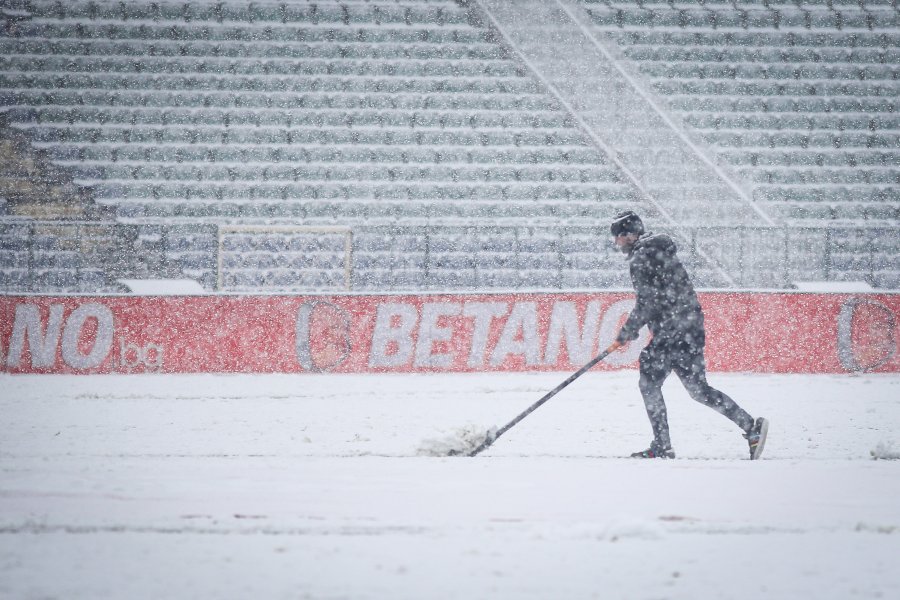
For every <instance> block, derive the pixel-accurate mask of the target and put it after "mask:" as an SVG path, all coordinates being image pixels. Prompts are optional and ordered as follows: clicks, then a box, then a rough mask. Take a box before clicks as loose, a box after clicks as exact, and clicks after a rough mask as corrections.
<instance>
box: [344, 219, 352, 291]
mask: <svg viewBox="0 0 900 600" xmlns="http://www.w3.org/2000/svg"><path fill="white" fill-rule="evenodd" d="M352 275H353V230H352V229H348V230H347V235H346V236H344V287H345V288H346V289H347V291H348V292H349V291H351V290H352V289H353V277H352Z"/></svg>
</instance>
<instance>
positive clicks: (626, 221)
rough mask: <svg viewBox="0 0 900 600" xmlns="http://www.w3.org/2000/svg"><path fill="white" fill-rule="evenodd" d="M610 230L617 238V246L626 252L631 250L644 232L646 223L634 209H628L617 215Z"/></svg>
mask: <svg viewBox="0 0 900 600" xmlns="http://www.w3.org/2000/svg"><path fill="white" fill-rule="evenodd" d="M609 232H610V233H611V234H612V236H613V238H614V239H615V243H616V247H617V248H618V249H619V250H620V251H622V252H623V253H624V254H628V253H629V252H631V249H632V248H633V247H634V243H635V242H636V241H637V239H638V238H639V237H640V236H641V235H642V234H643V233H644V223H643V222H642V221H641V218H640V217H639V216H637V214H635V213H634V211H630V210H626V211H625V212H621V213H619V214H617V215H616V217H615V218H614V219H613V222H612V225H610V226H609Z"/></svg>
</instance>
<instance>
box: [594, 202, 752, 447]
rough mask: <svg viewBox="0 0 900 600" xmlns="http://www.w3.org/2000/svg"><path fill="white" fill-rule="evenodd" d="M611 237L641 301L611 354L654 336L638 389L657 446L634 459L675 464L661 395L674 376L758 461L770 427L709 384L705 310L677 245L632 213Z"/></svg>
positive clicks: (645, 353) (644, 357)
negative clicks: (644, 331) (646, 334)
mask: <svg viewBox="0 0 900 600" xmlns="http://www.w3.org/2000/svg"><path fill="white" fill-rule="evenodd" d="M610 232H611V233H612V235H613V237H614V238H615V244H616V246H617V247H618V248H619V250H621V251H622V252H623V253H624V254H625V255H626V256H627V257H628V258H627V259H628V261H629V263H630V271H631V282H632V284H633V285H634V291H635V293H636V295H637V300H636V304H635V306H634V310H632V311H631V314H630V315H628V320H627V321H626V322H625V325H623V326H622V330H621V331H620V332H619V335H618V336H617V337H616V340H615V342H613V344H612V345H611V346H610V347H609V349H608V350H607V351H608V352H613V351H615V350H616V349H618V348H619V347H621V346H622V345H624V344H625V343H626V342H629V341H631V340H634V339H637V337H638V331H639V330H640V329H641V327H643V326H644V325H647V326H649V327H650V332H651V333H652V334H653V339H652V340H651V341H650V343H649V344H648V345H647V347H646V348H644V350H643V351H642V352H641V358H640V384H639V386H640V390H641V395H642V396H643V397H644V405H645V406H646V408H647V416H649V417H650V425H651V426H652V427H653V442H651V443H650V447H649V448H647V449H646V450H642V451H640V452H635V453H634V454H632V455H631V456H633V457H635V458H675V452H673V451H672V442H671V440H670V439H669V423H668V419H667V418H666V403H665V401H664V400H663V395H662V385H663V381H665V379H666V377H668V376H669V374H670V373H671V372H672V371H674V372H675V374H676V375H678V377H679V379H681V383H682V384H684V387H685V389H687V391H688V393H689V394H690V395H691V398H693V399H694V400H696V401H697V402H700V403H702V404H705V405H706V406H709V407H710V408H712V409H713V410H715V411H717V412H719V413H721V414H723V415H725V416H726V417H728V418H729V419H731V420H732V421H733V422H734V424H735V425H737V426H738V427H740V428H741V429H742V430H743V431H744V437H745V438H746V439H747V442H748V443H749V444H750V459H751V460H755V459H757V458H759V457H760V455H761V454H762V451H763V446H764V445H765V443H766V433H767V431H768V427H769V423H768V421H767V420H766V419H763V418H761V417H760V418H757V419H755V420H754V418H753V417H751V416H750V415H749V414H748V413H747V411H745V410H744V409H742V408H741V407H740V406H738V405H737V404H736V403H735V402H734V400H732V399H731V398H729V397H728V396H726V395H725V394H723V393H722V392H720V391H719V390H717V389H715V388H713V387H712V386H710V385H709V383H707V382H706V361H705V359H704V357H703V349H704V346H705V345H706V332H705V331H704V328H703V310H702V309H701V308H700V302H699V301H698V300H697V294H696V293H695V292H694V286H693V285H691V280H690V277H689V276H688V274H687V271H685V269H684V266H683V265H682V264H681V261H680V260H679V259H678V256H676V254H675V250H676V249H675V242H673V241H672V238H670V237H669V236H667V235H665V234H653V233H649V232H645V231H644V224H643V223H642V222H641V219H640V217H638V216H637V215H636V214H635V213H634V212H632V211H625V212H623V213H620V214H618V215H616V217H615V220H613V222H612V226H611V227H610Z"/></svg>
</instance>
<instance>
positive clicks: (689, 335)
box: [640, 328, 753, 448]
mask: <svg viewBox="0 0 900 600" xmlns="http://www.w3.org/2000/svg"><path fill="white" fill-rule="evenodd" d="M705 345H706V334H705V332H704V331H703V329H702V328H691V329H690V330H688V331H686V332H678V333H677V334H674V335H660V336H655V337H654V338H653V340H652V341H651V342H650V343H649V344H648V345H647V347H646V348H644V350H643V352H641V359H640V365H641V379H640V388H641V395H642V396H643V397H644V406H645V407H646V408H647V416H649V417H650V425H651V426H652V427H653V437H654V439H655V440H656V442H657V443H658V444H659V445H661V446H663V447H664V448H671V447H672V442H671V439H670V438H669V421H668V417H667V415H666V403H665V400H663V395H662V385H663V382H664V381H665V380H666V378H667V377H668V376H669V374H670V373H671V372H672V371H674V372H675V374H676V375H678V378H679V379H681V383H682V384H684V387H685V389H687V391H688V393H689V394H690V395H691V398H693V399H694V400H696V401H697V402H700V403H702V404H705V405H706V406H708V407H710V408H712V409H713V410H715V411H717V412H719V413H721V414H723V415H725V416H726V417H728V418H729V419H731V420H732V421H733V422H734V423H735V425H737V426H738V427H740V428H741V429H743V430H744V432H748V431H750V429H751V427H753V417H751V416H750V415H749V414H747V411H745V410H744V409H742V408H741V407H740V406H738V405H737V404H736V403H735V402H734V400H732V399H731V398H729V397H728V396H726V395H725V394H723V393H722V392H720V391H719V390H717V389H715V388H713V387H712V386H710V385H709V383H707V382H706V360H705V359H704V357H703V348H704V346H705Z"/></svg>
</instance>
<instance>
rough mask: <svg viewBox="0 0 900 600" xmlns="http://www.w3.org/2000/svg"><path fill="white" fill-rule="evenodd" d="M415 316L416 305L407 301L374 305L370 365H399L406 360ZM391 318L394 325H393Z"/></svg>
mask: <svg viewBox="0 0 900 600" xmlns="http://www.w3.org/2000/svg"><path fill="white" fill-rule="evenodd" d="M418 316H419V315H418V313H417V311H416V307H415V306H411V305H409V304H396V303H385V304H379V305H378V312H377V314H376V316H375V331H374V332H373V333H372V349H371V350H370V352H369V366H370V367H373V368H379V367H402V366H403V365H405V364H407V363H408V362H409V360H410V359H411V358H412V353H413V328H414V327H415V326H416V319H418ZM395 319H397V326H396V327H394V326H393V321H394V320H395ZM391 350H394V351H393V352H391ZM389 352H390V354H389Z"/></svg>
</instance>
